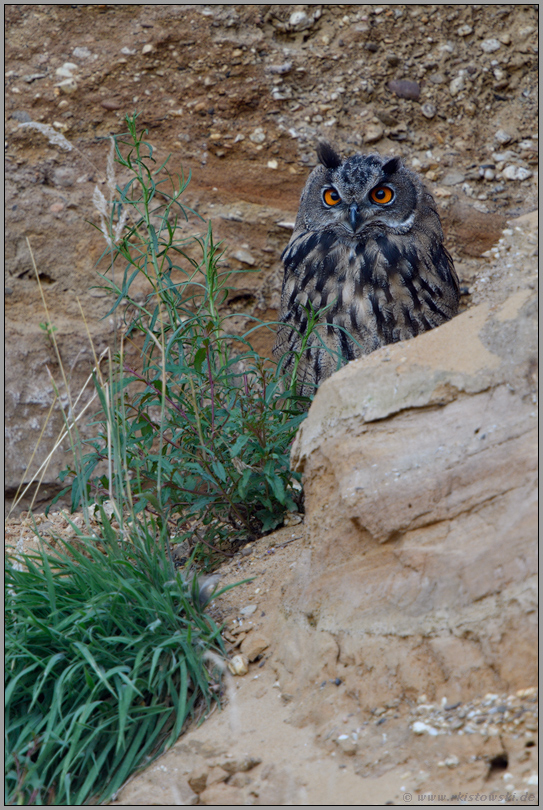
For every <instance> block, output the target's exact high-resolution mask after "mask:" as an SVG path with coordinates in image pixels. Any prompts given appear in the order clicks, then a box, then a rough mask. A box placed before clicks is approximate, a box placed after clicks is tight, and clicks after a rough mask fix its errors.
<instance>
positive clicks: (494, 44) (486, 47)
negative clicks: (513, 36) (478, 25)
mask: <svg viewBox="0 0 543 810" xmlns="http://www.w3.org/2000/svg"><path fill="white" fill-rule="evenodd" d="M501 46H502V45H501V42H500V41H499V40H498V39H493V38H492V39H483V41H482V42H481V48H482V49H483V51H484V52H485V53H494V51H497V50H499V49H500V48H501Z"/></svg>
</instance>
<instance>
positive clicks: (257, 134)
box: [249, 127, 266, 143]
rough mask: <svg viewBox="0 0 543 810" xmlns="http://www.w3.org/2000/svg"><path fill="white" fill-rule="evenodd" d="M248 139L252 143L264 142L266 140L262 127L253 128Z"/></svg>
mask: <svg viewBox="0 0 543 810" xmlns="http://www.w3.org/2000/svg"><path fill="white" fill-rule="evenodd" d="M249 140H250V141H252V142H253V143H264V141H265V140H266V134H265V132H264V130H263V129H262V127H257V128H256V129H254V130H253V131H252V132H251V134H250V135H249Z"/></svg>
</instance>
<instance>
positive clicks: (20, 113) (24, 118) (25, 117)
mask: <svg viewBox="0 0 543 810" xmlns="http://www.w3.org/2000/svg"><path fill="white" fill-rule="evenodd" d="M11 117H12V118H14V119H15V121H20V122H21V124H28V123H29V121H32V116H31V115H29V114H28V113H27V112H24V110H15V112H12V113H11Z"/></svg>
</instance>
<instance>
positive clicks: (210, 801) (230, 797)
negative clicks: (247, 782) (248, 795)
mask: <svg viewBox="0 0 543 810" xmlns="http://www.w3.org/2000/svg"><path fill="white" fill-rule="evenodd" d="M200 804H204V805H211V806H215V807H220V806H221V805H223V806H230V805H241V806H242V805H243V804H245V802H244V795H243V792H242V791H241V790H240V789H239V788H237V787H232V786H231V785H225V784H219V785H213V786H212V787H209V788H207V790H204V792H203V793H200Z"/></svg>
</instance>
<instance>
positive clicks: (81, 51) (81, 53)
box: [72, 47, 92, 59]
mask: <svg viewBox="0 0 543 810" xmlns="http://www.w3.org/2000/svg"><path fill="white" fill-rule="evenodd" d="M72 53H73V55H74V56H75V58H76V59H88V58H89V56H91V55H92V54H91V52H90V51H89V49H88V48H79V47H78V48H74V49H73V51H72Z"/></svg>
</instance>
